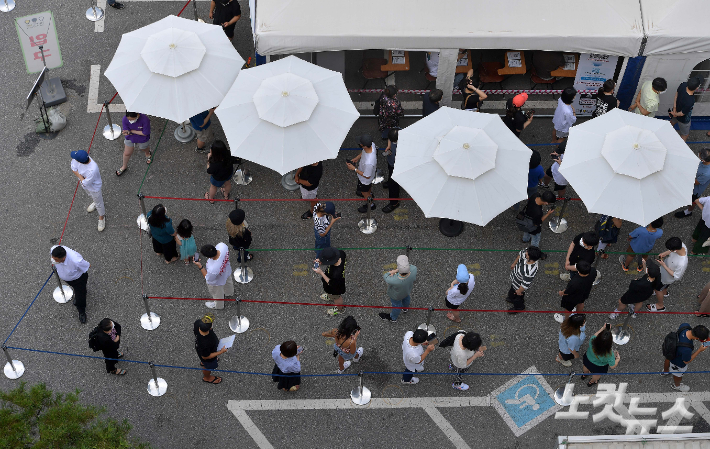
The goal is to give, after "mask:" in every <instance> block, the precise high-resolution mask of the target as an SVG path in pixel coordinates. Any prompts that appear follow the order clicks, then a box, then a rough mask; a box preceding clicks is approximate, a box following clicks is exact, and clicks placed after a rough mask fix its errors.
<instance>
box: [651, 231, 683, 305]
mask: <svg viewBox="0 0 710 449" xmlns="http://www.w3.org/2000/svg"><path fill="white" fill-rule="evenodd" d="M666 250H667V251H664V252H662V253H661V254H659V255H658V259H657V260H656V262H658V264H659V265H660V266H661V289H660V290H656V291H655V292H654V293H655V294H656V300H657V301H658V302H657V303H656V304H646V308H647V309H648V310H649V311H651V312H663V311H664V310H666V306H665V305H664V304H663V299H664V297H666V296H669V295H670V293H668V287H670V285H671V284H672V283H674V282H676V281H680V280H681V279H682V278H683V275H684V274H685V270H686V268H688V248H687V247H686V246H685V244H684V243H683V242H682V241H681V240H680V238H678V237H671V238H669V239H668V240H666Z"/></svg>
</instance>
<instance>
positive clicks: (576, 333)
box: [555, 313, 587, 366]
mask: <svg viewBox="0 0 710 449" xmlns="http://www.w3.org/2000/svg"><path fill="white" fill-rule="evenodd" d="M586 323H587V316H586V315H584V314H583V313H581V314H577V315H572V316H570V317H568V318H567V319H566V320H564V321H563V322H562V324H561V325H560V331H559V341H558V345H559V353H558V354H557V357H556V358H555V360H557V361H558V362H560V363H561V364H562V366H572V360H574V359H578V358H580V357H581V356H580V354H579V348H581V347H582V342H584V338H585V337H586V335H585V333H584V331H585V330H586V326H585V325H586Z"/></svg>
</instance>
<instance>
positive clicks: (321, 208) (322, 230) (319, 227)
mask: <svg viewBox="0 0 710 449" xmlns="http://www.w3.org/2000/svg"><path fill="white" fill-rule="evenodd" d="M338 220H340V217H336V216H335V204H333V203H332V202H330V201H326V202H325V203H318V204H316V206H315V207H314V208H313V233H314V234H315V238H316V246H315V248H316V259H317V258H319V257H320V253H321V251H322V250H323V248H328V247H329V246H330V230H331V228H332V227H333V225H334V224H335V222H336V221H338Z"/></svg>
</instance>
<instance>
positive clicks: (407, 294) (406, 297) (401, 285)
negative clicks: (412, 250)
mask: <svg viewBox="0 0 710 449" xmlns="http://www.w3.org/2000/svg"><path fill="white" fill-rule="evenodd" d="M382 277H383V278H384V280H385V283H386V284H387V296H389V297H390V302H391V303H392V307H404V309H399V308H397V309H394V308H393V309H392V310H390V313H387V312H380V318H382V319H383V320H385V321H389V322H392V323H396V322H397V318H399V314H400V312H402V310H404V311H405V312H406V311H407V309H406V308H407V307H409V304H410V303H411V301H412V297H411V295H412V289H413V288H414V281H416V280H417V267H415V266H414V265H410V264H409V258H408V257H407V256H404V255H402V256H397V268H395V269H394V270H391V271H388V272H387V273H385V274H384V275H383V276H382Z"/></svg>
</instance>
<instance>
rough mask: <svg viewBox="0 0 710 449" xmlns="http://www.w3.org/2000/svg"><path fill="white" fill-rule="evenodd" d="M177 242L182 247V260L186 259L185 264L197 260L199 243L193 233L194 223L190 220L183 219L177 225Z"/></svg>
mask: <svg viewBox="0 0 710 449" xmlns="http://www.w3.org/2000/svg"><path fill="white" fill-rule="evenodd" d="M175 243H176V244H177V246H178V247H179V249H180V260H184V261H185V265H189V264H190V262H192V261H194V260H195V254H196V253H197V244H196V243H195V236H194V235H193V234H192V223H190V220H187V219H185V220H182V221H181V222H180V224H179V225H178V227H177V232H176V234H175Z"/></svg>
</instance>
